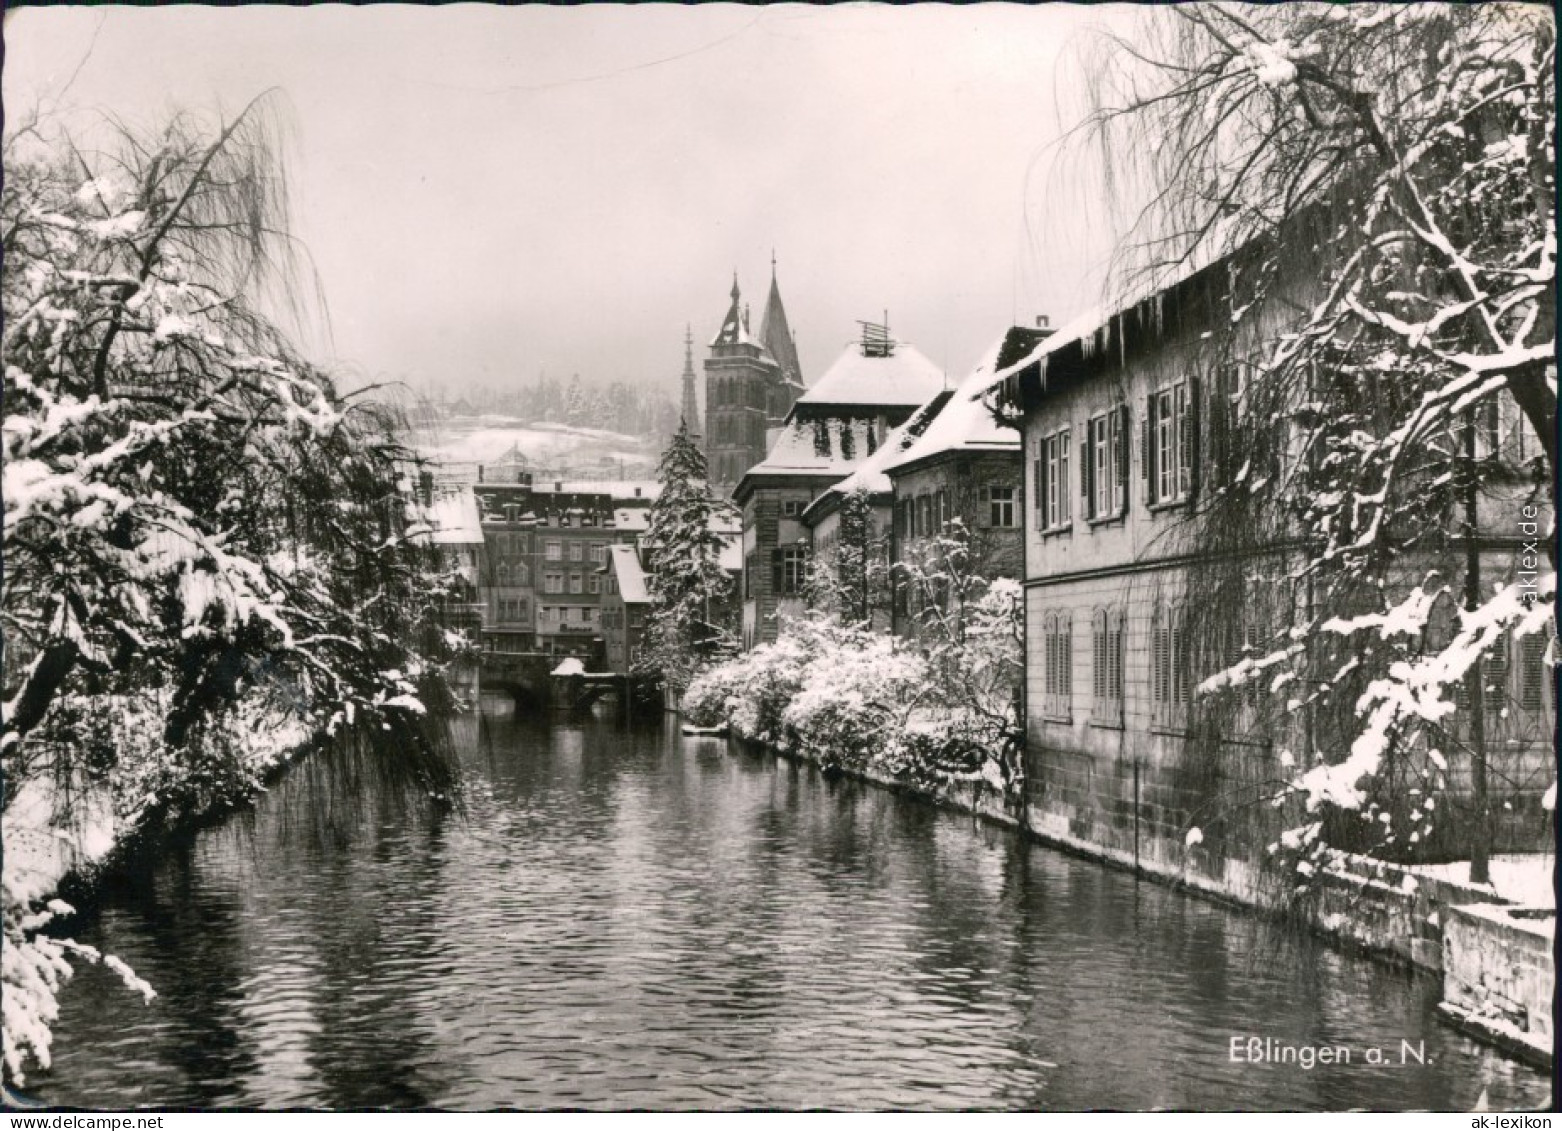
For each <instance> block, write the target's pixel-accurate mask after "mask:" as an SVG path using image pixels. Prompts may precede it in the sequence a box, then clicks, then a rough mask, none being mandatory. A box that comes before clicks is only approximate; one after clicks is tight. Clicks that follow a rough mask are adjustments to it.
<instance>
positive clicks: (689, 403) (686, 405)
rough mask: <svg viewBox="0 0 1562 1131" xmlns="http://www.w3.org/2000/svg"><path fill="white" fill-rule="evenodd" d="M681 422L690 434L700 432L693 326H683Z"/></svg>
mask: <svg viewBox="0 0 1562 1131" xmlns="http://www.w3.org/2000/svg"><path fill="white" fill-rule="evenodd" d="M683 423H684V426H685V427H687V428H688V430H689V435H690V436H698V435H700V434H701V433H702V429H701V428H700V404H699V401H698V400H697V399H696V397H695V394H694V327H692V326H688V325H686V326H684V328H683Z"/></svg>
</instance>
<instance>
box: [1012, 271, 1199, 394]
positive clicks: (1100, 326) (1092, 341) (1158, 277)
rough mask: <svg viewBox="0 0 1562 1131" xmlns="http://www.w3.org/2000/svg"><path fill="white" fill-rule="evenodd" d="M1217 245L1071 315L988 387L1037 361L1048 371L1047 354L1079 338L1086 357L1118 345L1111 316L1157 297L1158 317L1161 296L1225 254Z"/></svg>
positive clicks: (1149, 275)
mask: <svg viewBox="0 0 1562 1131" xmlns="http://www.w3.org/2000/svg"><path fill="white" fill-rule="evenodd" d="M1216 246H1217V245H1215V244H1211V243H1208V242H1206V243H1205V244H1202V245H1201V246H1200V248H1199V249H1198V251H1197V252H1196V253H1195V254H1193V255H1190V256H1189V257H1188V258H1186V259H1184V260H1182V261H1181V262H1180V263H1175V264H1172V265H1171V266H1169V267H1166V268H1162V269H1159V270H1153V271H1149V272H1147V273H1146V275H1145V276H1144V278H1142V279H1140V280H1139V281H1138V282H1136V283H1134V284H1132V285H1130V286H1127V287H1125V288H1123V289H1122V290H1120V291H1118V292H1117V293H1116V294H1115V296H1109V297H1108V298H1106V299H1105V300H1103V301H1102V302H1099V303H1097V304H1096V305H1094V306H1092V307H1090V308H1089V309H1088V310H1085V311H1083V312H1081V313H1080V314H1079V315H1077V316H1076V317H1074V318H1071V319H1069V320H1068V321H1067V322H1065V323H1064V324H1063V325H1062V326H1059V327H1058V329H1057V332H1056V333H1054V334H1052V335H1051V336H1049V337H1047V338H1044V339H1043V340H1042V341H1041V342H1040V343H1039V344H1037V346H1036V347H1035V348H1034V349H1032V350H1031V351H1030V352H1029V353H1027V354H1026V355H1025V356H1024V357H1022V358H1020V359H1019V360H1018V361H1016V362H1014V363H1012V364H1010V365H1006V366H1004V367H1003V368H1002V369H999V370H997V371H996V372H994V373H992V374H991V375H989V376H988V378H987V380H986V388H988V389H991V388H993V387H994V386H996V385H998V384H999V383H1000V382H1002V381H1005V380H1007V379H1008V378H1010V377H1012V376H1014V375H1015V374H1016V373H1019V372H1021V371H1022V370H1025V369H1028V368H1030V366H1032V365H1035V364H1036V363H1038V362H1040V363H1041V364H1042V368H1043V372H1045V368H1046V358H1048V357H1050V356H1051V355H1052V354H1055V353H1057V352H1058V351H1059V350H1061V349H1063V347H1065V346H1067V345H1070V344H1073V343H1076V342H1077V343H1079V344H1081V345H1082V346H1083V348H1084V351H1085V355H1086V356H1087V357H1088V356H1090V355H1091V354H1093V353H1095V352H1097V351H1101V352H1105V351H1106V350H1107V349H1110V348H1116V347H1115V346H1114V345H1113V342H1112V320H1113V319H1114V318H1115V317H1116V316H1117V315H1119V314H1124V313H1126V312H1127V311H1130V310H1132V309H1133V308H1134V307H1136V306H1138V305H1139V304H1140V303H1142V302H1146V301H1149V300H1156V308H1155V309H1156V317H1159V309H1160V307H1159V298H1160V296H1162V295H1164V294H1165V293H1166V292H1167V291H1169V290H1171V289H1172V288H1173V287H1175V286H1177V284H1179V283H1183V282H1186V281H1187V280H1189V279H1191V278H1192V277H1193V276H1194V275H1197V274H1198V273H1199V272H1200V271H1203V270H1204V269H1205V268H1206V267H1211V266H1214V264H1216V263H1217V262H1219V261H1220V259H1221V258H1222V256H1221V254H1220V253H1218V252H1217V251H1216V250H1215V247H1216Z"/></svg>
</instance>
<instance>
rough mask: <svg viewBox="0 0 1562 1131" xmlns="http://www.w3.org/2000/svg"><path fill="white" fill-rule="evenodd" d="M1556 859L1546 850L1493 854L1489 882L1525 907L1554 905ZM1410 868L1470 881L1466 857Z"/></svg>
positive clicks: (1452, 878) (1430, 874)
mask: <svg viewBox="0 0 1562 1131" xmlns="http://www.w3.org/2000/svg"><path fill="white" fill-rule="evenodd" d="M1556 863H1557V858H1556V857H1555V856H1553V855H1552V854H1550V853H1549V852H1546V853H1533V854H1525V855H1519V854H1513V855H1508V856H1494V857H1492V860H1491V879H1492V882H1491V886H1492V888H1493V889H1494V890H1495V891H1496V892H1497V894H1498V895H1499V896H1501V897H1502V898H1503V899H1508V900H1512V901H1513V902H1514V903H1517V904H1520V905H1522V906H1525V907H1555V906H1556V902H1557V897H1556V888H1555V887H1554V886H1553V881H1552V877H1553V874H1554V872H1555V871H1556ZM1412 870H1413V871H1416V872H1419V873H1421V874H1422V875H1424V876H1435V877H1437V878H1438V879H1443V880H1451V881H1453V882H1455V883H1462V884H1467V883H1469V882H1470V862H1469V861H1468V860H1456V861H1454V862H1453V863H1451V864H1418V865H1416V866H1415V867H1414V868H1413V869H1412Z"/></svg>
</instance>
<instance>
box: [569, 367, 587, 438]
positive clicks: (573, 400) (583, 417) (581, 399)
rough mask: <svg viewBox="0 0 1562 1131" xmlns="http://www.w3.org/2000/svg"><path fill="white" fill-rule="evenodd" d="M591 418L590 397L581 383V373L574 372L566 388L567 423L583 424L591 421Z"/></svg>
mask: <svg viewBox="0 0 1562 1131" xmlns="http://www.w3.org/2000/svg"><path fill="white" fill-rule="evenodd" d="M590 418H591V401H590V398H589V397H588V395H587V393H586V390H585V389H584V388H583V387H582V386H581V384H580V374H579V373H575V374H572V375H571V376H570V379H569V385H568V386H567V387H566V388H565V390H564V421H565V423H566V424H574V425H582V424H587V423H589V422H590Z"/></svg>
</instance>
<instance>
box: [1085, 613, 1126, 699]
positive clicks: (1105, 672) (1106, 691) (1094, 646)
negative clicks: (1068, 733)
mask: <svg viewBox="0 0 1562 1131" xmlns="http://www.w3.org/2000/svg"><path fill="white" fill-rule="evenodd" d="M1090 659H1091V664H1090V666H1091V692H1092V703H1091V710H1090V717H1091V719H1092V721H1094V722H1096V723H1100V724H1102V725H1104V726H1122V725H1123V612H1122V610H1121V609H1096V610H1095V612H1093V613H1092V614H1091V618H1090Z"/></svg>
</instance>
